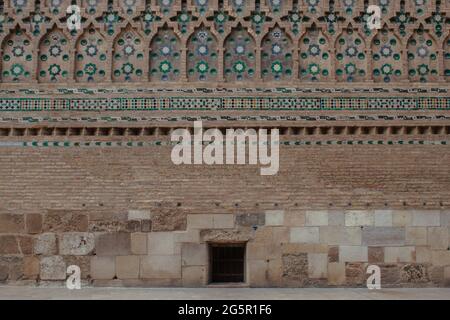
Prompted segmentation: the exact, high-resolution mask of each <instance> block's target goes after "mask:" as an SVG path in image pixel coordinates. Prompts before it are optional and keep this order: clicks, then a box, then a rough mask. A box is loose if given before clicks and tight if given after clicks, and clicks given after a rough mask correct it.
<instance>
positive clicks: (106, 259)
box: [91, 256, 116, 280]
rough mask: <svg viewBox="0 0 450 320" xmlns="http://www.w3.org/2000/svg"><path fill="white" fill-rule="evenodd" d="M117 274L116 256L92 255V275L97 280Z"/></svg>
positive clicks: (111, 277)
mask: <svg viewBox="0 0 450 320" xmlns="http://www.w3.org/2000/svg"><path fill="white" fill-rule="evenodd" d="M115 276H116V257H113V256H103V257H99V256H94V257H91V277H92V279H96V280H109V279H113V278H114V277H115Z"/></svg>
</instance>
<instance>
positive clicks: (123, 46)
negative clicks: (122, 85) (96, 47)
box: [112, 25, 146, 82]
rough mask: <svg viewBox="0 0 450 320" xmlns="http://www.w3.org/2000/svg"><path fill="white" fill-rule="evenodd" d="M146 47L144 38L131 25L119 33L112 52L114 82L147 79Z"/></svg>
mask: <svg viewBox="0 0 450 320" xmlns="http://www.w3.org/2000/svg"><path fill="white" fill-rule="evenodd" d="M144 48H145V46H144V44H143V41H142V38H141V37H140V36H139V34H138V33H137V32H136V31H135V30H134V29H133V28H132V27H131V26H130V25H128V26H127V27H125V29H124V30H122V31H121V32H120V33H119V34H118V35H117V37H116V39H115V40H114V43H113V52H112V80H113V81H114V82H124V81H126V82H139V81H144V80H146V75H145V70H146V68H145V65H146V61H145V49H144Z"/></svg>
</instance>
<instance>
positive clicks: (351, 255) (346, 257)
mask: <svg viewBox="0 0 450 320" xmlns="http://www.w3.org/2000/svg"><path fill="white" fill-rule="evenodd" d="M368 260H369V253H368V248H367V247H365V246H340V247H339V261H340V262H367V261H368Z"/></svg>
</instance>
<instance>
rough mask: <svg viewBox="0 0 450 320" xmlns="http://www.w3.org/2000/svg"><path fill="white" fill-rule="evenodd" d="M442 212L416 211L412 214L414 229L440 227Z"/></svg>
mask: <svg viewBox="0 0 450 320" xmlns="http://www.w3.org/2000/svg"><path fill="white" fill-rule="evenodd" d="M440 225H441V212H440V211H439V210H414V212H413V213H412V226H413V227H439V226H440Z"/></svg>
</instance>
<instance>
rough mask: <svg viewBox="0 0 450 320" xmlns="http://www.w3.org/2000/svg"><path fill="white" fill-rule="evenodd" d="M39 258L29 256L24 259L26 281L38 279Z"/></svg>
mask: <svg viewBox="0 0 450 320" xmlns="http://www.w3.org/2000/svg"><path fill="white" fill-rule="evenodd" d="M39 272H40V270H39V258H37V257H35V256H27V257H24V258H23V276H24V279H33V280H34V279H36V278H37V277H38V275H39Z"/></svg>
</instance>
